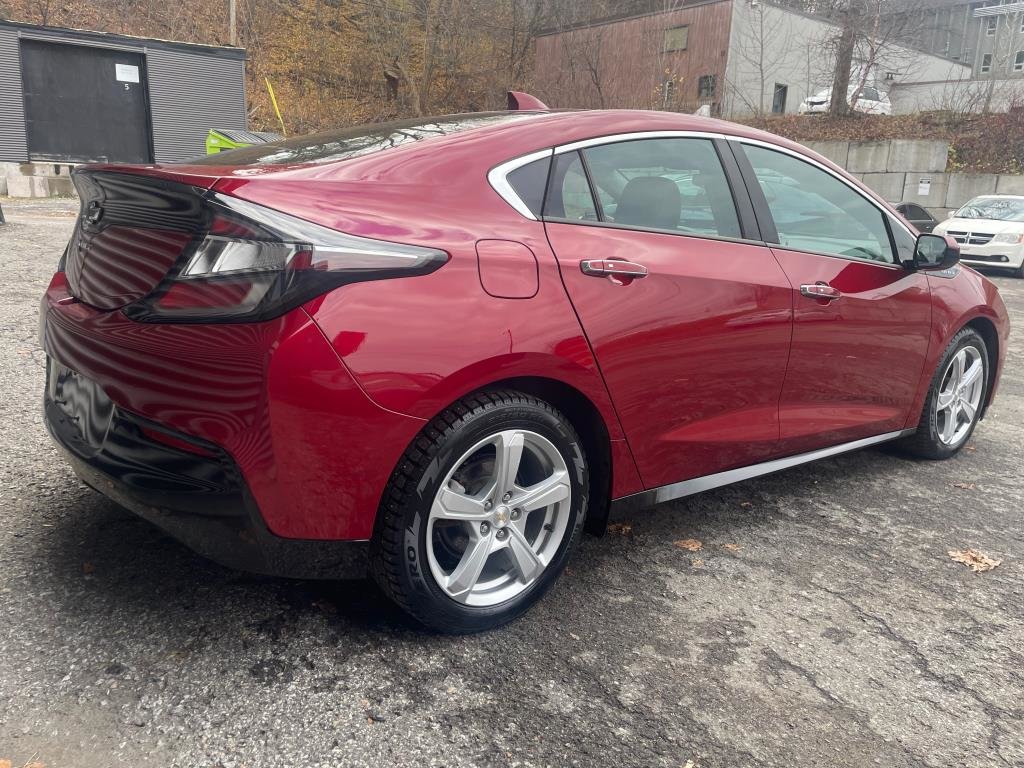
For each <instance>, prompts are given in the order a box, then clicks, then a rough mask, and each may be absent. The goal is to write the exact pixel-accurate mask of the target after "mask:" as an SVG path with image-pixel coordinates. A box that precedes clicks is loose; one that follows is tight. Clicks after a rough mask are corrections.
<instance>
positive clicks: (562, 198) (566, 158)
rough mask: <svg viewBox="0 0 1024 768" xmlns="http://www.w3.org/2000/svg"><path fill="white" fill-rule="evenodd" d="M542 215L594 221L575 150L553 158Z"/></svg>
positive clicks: (583, 172) (590, 200) (589, 197)
mask: <svg viewBox="0 0 1024 768" xmlns="http://www.w3.org/2000/svg"><path fill="white" fill-rule="evenodd" d="M544 218H546V219H568V220H569V221H597V208H596V207H595V206H594V197H593V195H591V194H590V184H588V183H587V175H586V172H585V171H584V170H583V163H582V161H581V160H580V156H579V153H577V152H566V153H565V154H561V155H558V156H557V157H556V158H555V164H554V167H553V168H552V170H551V179H550V182H549V189H548V195H547V200H546V202H545V206H544Z"/></svg>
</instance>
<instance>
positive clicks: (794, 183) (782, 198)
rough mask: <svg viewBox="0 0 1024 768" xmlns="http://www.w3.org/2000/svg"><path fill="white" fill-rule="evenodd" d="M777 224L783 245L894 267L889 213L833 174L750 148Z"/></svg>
mask: <svg viewBox="0 0 1024 768" xmlns="http://www.w3.org/2000/svg"><path fill="white" fill-rule="evenodd" d="M743 151H744V152H745V153H746V155H747V158H748V159H749V160H750V164H751V165H752V166H754V175H755V176H756V177H757V181H758V183H759V184H760V186H761V191H762V192H764V196H765V199H766V200H767V202H768V209H769V211H770V212H771V214H772V219H773V220H774V221H775V228H776V230H778V234H779V244H780V245H782V246H785V247H787V248H793V249H795V250H800V251H811V252H812V253H823V254H828V255H830V256H842V257H843V258H847V259H860V260H865V261H879V262H883V263H885V264H893V263H894V262H895V261H896V259H895V258H894V256H893V251H892V245H891V243H890V242H889V230H888V229H887V228H886V224H885V218H884V214H883V213H882V212H881V210H879V209H878V208H877V207H875V206H874V205H873V204H872V203H871V202H869V201H868V200H867V198H865V197H864V196H863V195H861V194H860V193H859V192H856V191H855V190H854V189H853V188H851V187H850V186H848V185H847V184H845V183H844V182H842V181H840V180H839V179H837V178H836V177H835V176H833V175H832V174H830V173H827V172H826V171H824V170H822V169H821V168H818V167H817V166H815V165H811V164H810V163H808V162H804V161H803V160H800V159H799V158H796V157H793V156H792V155H788V154H785V153H783V152H777V151H775V150H771V149H765V148H763V147H758V146H754V145H744V146H743Z"/></svg>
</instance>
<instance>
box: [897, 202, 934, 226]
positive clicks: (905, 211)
mask: <svg viewBox="0 0 1024 768" xmlns="http://www.w3.org/2000/svg"><path fill="white" fill-rule="evenodd" d="M896 210H897V211H899V212H900V214H901V215H902V216H903V218H904V219H906V220H907V221H909V222H910V223H911V224H913V225H914V229H916V230H917V231H918V232H931V231H932V230H934V229H935V225H936V224H938V223H939V221H938V219H936V218H935V217H934V216H932V215H931V214H930V213H928V211H926V210H925V209H924V208H922V207H921V206H920V205H918V204H917V203H899V204H898V205H897V206H896Z"/></svg>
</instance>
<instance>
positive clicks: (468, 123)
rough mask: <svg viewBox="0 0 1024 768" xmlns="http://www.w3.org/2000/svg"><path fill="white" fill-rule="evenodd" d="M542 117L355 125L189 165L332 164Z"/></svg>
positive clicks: (482, 115) (481, 115) (484, 115)
mask: <svg viewBox="0 0 1024 768" xmlns="http://www.w3.org/2000/svg"><path fill="white" fill-rule="evenodd" d="M542 114H545V113H543V112H477V113H475V114H467V115H447V116H445V117H431V118H422V117H418V118H414V119H412V120H395V121H393V122H390V123H374V124H372V125H357V126H353V127H351V128H342V129H340V130H335V131H325V132H323V133H314V134H310V135H309V136H300V137H298V138H294V139H283V140H281V141H275V142H271V143H268V144H254V145H253V146H251V147H243V148H242V149H234V150H231V151H228V152H219V153H217V154H214V155H207V156H205V157H202V158H199V159H198V160H190V161H188V164H189V165H218V166H225V165H227V166H248V165H294V164H297V163H333V162H337V161H339V160H348V159H351V158H353V157H359V156H361V155H369V154H373V153H374V152H380V151H383V150H385V149H392V148H394V147H400V146H402V145H403V144H410V143H412V142H415V141H421V140H422V139H429V138H431V137H434V136H448V135H450V134H453V133H459V132H460V131H468V130H470V129H472V128H484V127H487V126H496V125H501V124H502V123H512V122H516V121H518V120H525V119H528V118H530V117H536V116H539V115H542Z"/></svg>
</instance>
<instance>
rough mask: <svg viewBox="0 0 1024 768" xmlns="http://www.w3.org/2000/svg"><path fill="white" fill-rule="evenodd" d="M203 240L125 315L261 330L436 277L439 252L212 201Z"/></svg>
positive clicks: (441, 259)
mask: <svg viewBox="0 0 1024 768" xmlns="http://www.w3.org/2000/svg"><path fill="white" fill-rule="evenodd" d="M206 206H207V209H208V214H209V215H208V224H207V227H206V231H205V233H204V234H203V235H202V236H201V237H199V238H197V239H196V241H195V243H194V245H193V246H192V247H190V248H188V249H186V251H185V253H184V254H183V255H182V257H181V258H180V259H179V261H178V263H177V264H175V266H174V268H173V269H172V270H171V272H170V273H169V274H168V275H167V277H166V278H165V279H164V280H163V281H162V282H161V283H160V285H159V286H157V288H156V289H155V290H154V291H153V292H152V293H151V294H150V295H148V296H146V297H145V298H143V299H141V300H139V301H137V302H135V303H133V304H130V305H129V306H127V307H125V310H124V311H125V313H126V314H127V315H128V316H129V317H131V318H132V319H133V320H139V321H143V322H236V323H237V322H259V321H263V320H269V319H271V318H273V317H276V316H278V315H281V314H283V313H285V312H287V311H289V310H291V309H294V308H295V307H297V306H299V305H300V304H302V303H304V302H306V301H308V300H309V299H312V298H314V297H315V296H319V295H320V294H323V293H326V292H327V291H330V290H332V289H334V288H337V287H339V286H342V285H346V284H348V283H353V282H361V281H365V280H384V279H389V278H396V277H410V276H413V275H423V274H427V273H429V272H433V271H434V270H436V269H438V268H439V267H440V266H442V265H443V264H445V263H446V262H447V261H448V254H447V253H445V252H444V251H440V250H437V249H434V248H423V247H420V246H413V245H404V244H401V243H392V242H387V241H383V240H373V239H370V238H365V237H357V236H354V235H347V234H345V233H342V232H337V231H335V230H333V229H328V228H327V227H322V226H320V225H319V224H313V223H312V222H309V221H305V220H303V219H299V218H296V217H295V216H290V215H288V214H286V213H281V212H280V211H275V210H272V209H270V208H265V207H263V206H261V205H256V204H255V203H249V202H246V201H244V200H238V199H236V198H231V197H227V196H225V195H214V196H212V197H211V198H209V199H208V200H207V201H206Z"/></svg>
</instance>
